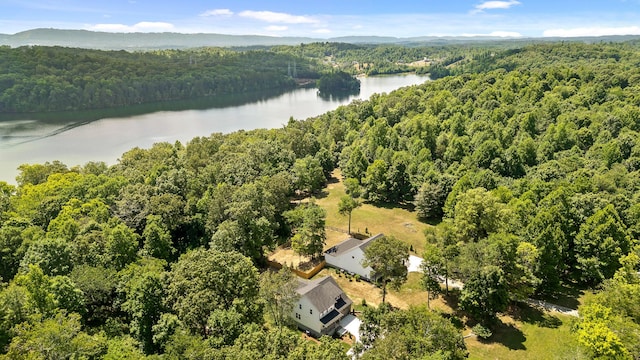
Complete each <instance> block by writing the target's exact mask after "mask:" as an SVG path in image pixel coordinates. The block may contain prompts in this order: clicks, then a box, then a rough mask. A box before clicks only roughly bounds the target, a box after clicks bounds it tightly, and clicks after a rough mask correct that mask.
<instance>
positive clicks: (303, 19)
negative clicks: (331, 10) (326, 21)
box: [238, 10, 318, 24]
mask: <svg viewBox="0 0 640 360" xmlns="http://www.w3.org/2000/svg"><path fill="white" fill-rule="evenodd" d="M238 15H240V16H242V17H246V18H251V19H256V20H261V21H265V22H269V23H283V24H315V23H317V22H318V21H317V20H316V19H313V18H311V17H309V16H301V15H291V14H286V13H278V12H273V11H251V10H246V11H243V12H241V13H239V14H238Z"/></svg>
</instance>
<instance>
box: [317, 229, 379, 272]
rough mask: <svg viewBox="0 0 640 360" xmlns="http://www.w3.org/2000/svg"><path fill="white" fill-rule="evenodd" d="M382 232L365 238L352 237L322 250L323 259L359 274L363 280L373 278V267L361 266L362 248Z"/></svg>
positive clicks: (330, 264) (336, 266) (333, 265)
mask: <svg viewBox="0 0 640 360" xmlns="http://www.w3.org/2000/svg"><path fill="white" fill-rule="evenodd" d="M383 236H384V235H383V234H378V235H375V236H372V237H370V238H368V239H365V240H359V239H356V238H353V237H350V238H348V239H347V240H345V241H343V242H341V243H340V244H338V245H336V246H333V247H331V248H329V249H328V250H326V251H325V252H324V259H325V261H326V262H327V265H329V266H331V267H334V268H337V269H341V270H344V271H346V272H348V273H350V274H357V275H360V277H362V278H363V279H365V280H369V281H372V280H374V274H373V269H372V268H371V267H370V266H368V267H364V266H362V261H363V260H364V250H365V249H366V248H367V246H369V245H370V244H371V242H373V241H374V240H376V239H379V238H381V237H383Z"/></svg>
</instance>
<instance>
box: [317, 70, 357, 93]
mask: <svg viewBox="0 0 640 360" xmlns="http://www.w3.org/2000/svg"><path fill="white" fill-rule="evenodd" d="M316 86H317V87H318V90H320V91H321V92H325V93H330V92H355V93H358V92H360V80H358V79H356V78H355V77H353V76H351V75H349V74H347V73H346V72H344V71H332V72H329V73H326V74H323V75H322V76H321V77H320V79H318V80H317V81H316Z"/></svg>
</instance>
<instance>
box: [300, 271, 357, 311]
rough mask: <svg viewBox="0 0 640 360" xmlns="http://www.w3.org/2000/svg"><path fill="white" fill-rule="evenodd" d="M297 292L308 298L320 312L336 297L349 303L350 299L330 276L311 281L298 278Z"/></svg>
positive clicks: (330, 304)
mask: <svg viewBox="0 0 640 360" xmlns="http://www.w3.org/2000/svg"><path fill="white" fill-rule="evenodd" d="M297 291H298V294H300V296H301V297H306V298H308V299H309V301H310V302H311V304H313V306H315V308H316V309H318V311H320V312H322V311H325V310H327V309H328V308H330V307H331V306H332V305H334V304H335V303H336V299H337V298H338V297H342V299H343V300H344V301H345V302H346V303H348V304H351V299H349V297H348V296H347V294H345V293H344V291H342V289H341V288H340V286H339V285H338V283H336V281H335V280H334V279H333V278H332V277H331V276H325V277H322V278H319V279H316V280H312V281H305V280H302V279H300V280H299V282H298V290H297Z"/></svg>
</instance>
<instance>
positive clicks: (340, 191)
mask: <svg viewBox="0 0 640 360" xmlns="http://www.w3.org/2000/svg"><path fill="white" fill-rule="evenodd" d="M332 176H333V179H332V180H331V181H330V182H329V184H328V186H327V187H326V188H325V189H324V190H323V191H322V193H321V194H319V195H318V196H317V198H316V200H315V201H316V203H317V204H318V205H320V206H322V207H323V208H324V209H325V210H326V211H327V227H335V228H339V229H343V230H345V231H346V230H347V227H348V222H349V219H348V217H347V216H342V215H340V213H339V212H338V203H339V202H340V198H341V197H342V196H344V195H345V191H344V185H343V183H342V175H341V174H340V171H339V170H335V171H334V172H333V174H332ZM429 226H431V225H428V224H425V223H423V222H421V221H419V220H418V219H417V217H416V214H415V212H411V211H409V210H406V209H403V208H400V207H397V206H389V207H386V206H384V207H381V206H374V205H372V204H366V203H365V204H362V206H360V207H359V208H357V209H355V210H353V212H352V213H351V231H352V232H356V233H361V234H364V233H365V231H368V232H369V234H378V233H384V234H385V235H393V236H395V237H396V238H398V239H400V240H402V241H404V242H406V243H407V244H409V245H411V246H412V247H413V249H414V250H415V253H416V254H418V255H421V254H422V251H423V249H424V241H425V238H424V229H426V228H427V227H429ZM346 236H347V235H346V234H344V233H339V232H336V231H333V230H327V247H330V246H333V245H335V244H336V243H337V242H340V241H342V240H344V239H346Z"/></svg>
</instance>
